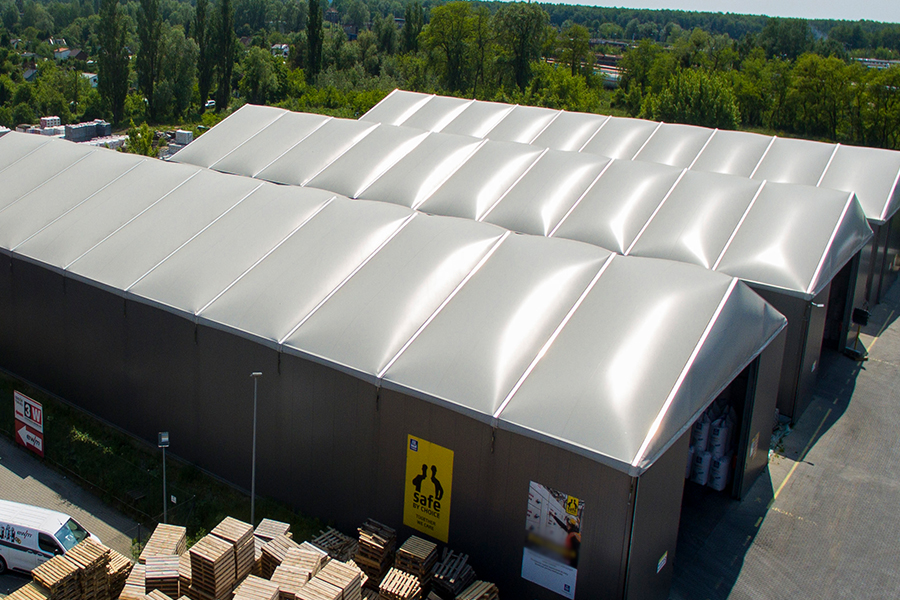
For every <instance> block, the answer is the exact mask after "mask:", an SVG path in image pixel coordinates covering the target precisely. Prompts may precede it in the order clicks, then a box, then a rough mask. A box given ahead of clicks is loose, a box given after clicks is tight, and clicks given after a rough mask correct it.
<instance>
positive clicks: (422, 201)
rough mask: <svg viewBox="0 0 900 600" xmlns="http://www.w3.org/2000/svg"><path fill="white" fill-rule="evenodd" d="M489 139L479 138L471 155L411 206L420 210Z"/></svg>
mask: <svg viewBox="0 0 900 600" xmlns="http://www.w3.org/2000/svg"><path fill="white" fill-rule="evenodd" d="M432 133H437V134H438V135H455V134H452V133H447V134H440V132H432ZM472 139H473V140H476V139H477V138H472ZM488 141H489V140H488V139H487V138H482V139H481V140H479V141H478V142H477V143H476V144H475V147H474V148H472V151H471V152H469V155H468V156H466V157H465V158H464V159H463V160H462V162H461V163H459V164H458V165H456V168H455V169H453V170H452V171H451V172H450V173H447V176H446V177H444V178H443V179H442V180H441V182H440V183H439V184H437V185H436V186H434V189H432V190H431V191H430V192H429V193H428V195H427V196H425V197H424V198H421V199H419V200H416V201H415V202H414V203H413V205H412V206H410V208H411V209H413V210H419V207H420V206H422V205H423V204H425V202H427V201H428V199H429V198H431V197H432V196H434V195H435V194H436V193H437V191H438V190H439V189H441V188H442V187H444V184H445V183H447V181H449V179H450V178H451V177H453V176H454V175H456V173H457V172H458V171H459V170H460V169H462V168H463V166H465V165H466V164H467V163H468V162H469V161H470V160H472V157H473V156H475V154H476V153H477V152H478V151H479V150H481V149H482V148H484V145H485V144H487V143H488ZM372 183H373V184H374V183H375V182H374V181H373V182H372Z"/></svg>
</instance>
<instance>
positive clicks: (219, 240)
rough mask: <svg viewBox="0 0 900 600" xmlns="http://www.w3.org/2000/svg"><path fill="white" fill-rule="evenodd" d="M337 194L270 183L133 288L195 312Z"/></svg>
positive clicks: (167, 304) (165, 303)
mask: <svg viewBox="0 0 900 600" xmlns="http://www.w3.org/2000/svg"><path fill="white" fill-rule="evenodd" d="M333 197H334V194H332V193H331V192H323V191H321V190H316V189H311V188H288V187H283V186H277V185H271V184H266V185H264V186H262V187H260V188H259V189H257V190H256V191H255V192H253V193H251V194H250V195H249V196H247V198H246V199H245V200H244V201H243V202H241V203H240V204H238V205H237V206H236V207H234V209H233V210H230V211H228V213H226V214H225V215H223V216H222V218H221V219H218V220H216V221H215V223H213V224H211V225H210V226H209V228H207V229H206V230H204V231H203V233H201V234H200V235H198V236H197V237H195V238H194V239H192V240H190V241H189V242H188V243H187V244H185V245H184V247H182V248H181V249H179V251H178V252H176V253H174V254H173V255H171V256H169V257H168V258H167V259H166V260H164V261H163V262H162V263H161V264H160V265H158V266H157V267H155V268H154V269H153V270H152V271H151V272H150V273H148V274H147V275H145V276H144V277H143V278H142V279H140V280H139V281H138V282H137V283H135V284H134V285H133V286H131V287H130V288H129V290H128V291H129V293H130V294H133V295H135V296H141V297H142V298H145V299H147V300H150V301H152V302H154V303H156V304H160V305H163V306H165V307H171V308H174V309H177V310H180V311H185V312H187V313H188V314H190V315H196V314H197V313H199V312H200V310H201V309H202V308H203V307H205V306H206V305H207V304H208V303H210V302H211V301H212V300H213V299H214V298H215V297H216V296H217V295H218V294H220V293H222V292H223V291H225V289H226V288H227V287H228V286H230V285H231V284H232V283H233V282H235V281H237V280H238V279H239V278H240V277H241V275H243V274H244V273H245V272H247V270H249V269H250V268H251V267H252V266H253V265H254V264H255V263H256V262H257V261H258V260H259V258H260V257H262V256H265V255H266V254H267V253H269V252H271V251H272V250H273V249H274V248H276V247H277V246H278V245H279V244H280V243H281V242H283V241H284V240H285V239H287V238H288V236H290V235H291V233H293V232H294V231H295V230H297V229H298V228H299V227H301V226H302V225H303V224H304V223H305V222H306V221H307V220H308V219H309V218H310V217H312V216H313V215H314V214H315V213H316V212H317V211H319V210H321V209H322V208H323V207H324V206H325V203H326V202H328V201H329V200H330V199H331V198H333Z"/></svg>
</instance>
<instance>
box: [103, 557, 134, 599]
mask: <svg viewBox="0 0 900 600" xmlns="http://www.w3.org/2000/svg"><path fill="white" fill-rule="evenodd" d="M133 568H134V563H133V562H131V559H129V558H128V557H126V556H124V555H122V554H119V553H118V552H116V551H115V550H112V549H110V551H109V566H108V567H107V569H106V575H107V578H108V579H109V597H110V598H118V597H119V594H121V593H122V590H123V589H124V588H125V582H126V581H127V580H128V575H129V574H130V573H131V570H132V569H133Z"/></svg>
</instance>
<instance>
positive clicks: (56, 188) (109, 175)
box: [0, 144, 147, 249]
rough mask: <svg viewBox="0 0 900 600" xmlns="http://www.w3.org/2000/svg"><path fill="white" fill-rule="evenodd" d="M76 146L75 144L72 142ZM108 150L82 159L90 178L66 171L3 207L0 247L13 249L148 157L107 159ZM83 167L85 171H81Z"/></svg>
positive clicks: (133, 156)
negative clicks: (76, 175) (74, 175)
mask: <svg viewBox="0 0 900 600" xmlns="http://www.w3.org/2000/svg"><path fill="white" fill-rule="evenodd" d="M73 146H74V144H73ZM108 158H109V157H108V156H107V153H106V152H94V153H92V154H89V155H88V156H86V157H85V158H84V159H83V160H81V161H80V167H79V171H80V172H87V173H90V174H91V177H72V176H71V173H70V174H69V176H67V175H66V172H65V171H63V172H62V173H61V174H60V176H58V177H53V178H50V179H48V180H47V182H46V183H44V184H43V185H42V186H40V187H39V188H37V189H36V190H33V191H31V192H29V193H28V194H26V195H25V196H23V197H21V198H19V199H18V200H16V201H15V202H14V203H12V204H8V205H7V206H6V207H5V208H4V209H3V210H0V246H2V247H3V248H11V249H14V248H15V247H16V246H18V245H19V244H21V243H22V242H24V241H25V240H27V239H28V238H30V237H31V236H33V235H34V234H36V233H38V232H39V231H40V230H41V229H43V228H44V227H46V226H47V225H49V224H50V223H52V222H53V221H54V220H56V219H58V218H59V217H60V216H62V215H63V214H65V213H66V212H68V211H70V210H72V209H74V208H75V207H77V206H78V205H79V204H80V203H81V202H84V201H85V200H86V199H87V198H90V197H91V196H92V195H94V194H96V193H97V192H98V191H100V190H101V189H103V187H105V186H106V185H108V184H109V183H111V182H113V181H115V180H116V179H118V178H119V177H122V176H123V175H125V174H126V173H127V172H128V171H130V170H131V169H134V168H135V167H136V166H138V165H139V164H140V163H142V162H144V161H145V160H147V159H145V158H143V157H140V156H136V155H134V154H130V155H122V156H121V157H116V160H108ZM82 169H83V171H81V170H82Z"/></svg>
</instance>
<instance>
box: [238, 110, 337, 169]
mask: <svg viewBox="0 0 900 600" xmlns="http://www.w3.org/2000/svg"><path fill="white" fill-rule="evenodd" d="M294 114H310V113H294ZM323 116H326V118H325V120H324V121H322V122H321V123H319V124H318V125H316V126H315V127H313V129H312V131H310V132H309V133H307V134H306V135H304V136H303V137H301V138H300V139H299V140H297V141H296V142H294V143H293V144H291V147H290V148H288V149H287V150H285V151H284V152H282V153H281V154H279V155H278V156H276V157H275V158H274V159H273V160H271V161H270V162H269V164H267V165H266V166H264V167H263V168H262V169H260V170H259V171H257V172H256V173H254V174H253V175H251V176H250V177H253V178H256V176H257V175H259V174H260V173H262V172H263V171H265V170H266V169H268V168H269V167H271V166H272V165H274V164H275V163H276V162H278V161H279V160H281V159H282V158H283V157H284V155H285V154H287V153H288V152H290V151H291V150H293V149H294V148H296V147H297V146H299V145H300V144H301V143H302V142H303V140H305V139H306V138H308V137H309V136H311V135H312V134H314V133H315V132H317V131H318V130H319V129H321V128H322V127H324V126H325V124H326V123H330V122H331V121H333V120H334V117H331V116H327V115H323ZM263 129H268V127H264V128H263ZM260 133H262V131H260ZM266 181H268V180H266Z"/></svg>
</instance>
